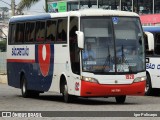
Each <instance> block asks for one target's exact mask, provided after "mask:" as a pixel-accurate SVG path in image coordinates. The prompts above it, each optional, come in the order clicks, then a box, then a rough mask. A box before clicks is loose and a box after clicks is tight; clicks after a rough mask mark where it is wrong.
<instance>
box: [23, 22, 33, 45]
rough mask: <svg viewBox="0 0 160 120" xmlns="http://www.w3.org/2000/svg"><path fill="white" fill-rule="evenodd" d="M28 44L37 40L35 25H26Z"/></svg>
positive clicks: (30, 23) (31, 23)
mask: <svg viewBox="0 0 160 120" xmlns="http://www.w3.org/2000/svg"><path fill="white" fill-rule="evenodd" d="M25 33H26V37H25V38H26V42H33V41H34V38H35V23H34V22H29V23H26V32H25Z"/></svg>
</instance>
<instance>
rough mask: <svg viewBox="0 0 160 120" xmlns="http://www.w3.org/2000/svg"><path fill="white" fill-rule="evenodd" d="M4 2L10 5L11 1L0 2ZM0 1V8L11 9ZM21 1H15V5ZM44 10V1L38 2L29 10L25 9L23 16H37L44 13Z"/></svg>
mask: <svg viewBox="0 0 160 120" xmlns="http://www.w3.org/2000/svg"><path fill="white" fill-rule="evenodd" d="M2 1H4V2H7V3H8V4H11V0H2ZM2 1H1V0H0V7H8V8H9V9H11V7H10V6H9V5H7V4H6V3H3V2H2ZM20 1H21V0H15V4H16V5H17V4H18V3H19V2H20ZM44 8H45V0H40V1H39V2H38V3H36V4H34V5H33V6H32V7H31V8H30V9H25V10H24V13H25V14H37V13H44V12H45V11H44Z"/></svg>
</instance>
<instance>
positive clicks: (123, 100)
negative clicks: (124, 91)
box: [115, 95, 126, 104]
mask: <svg viewBox="0 0 160 120" xmlns="http://www.w3.org/2000/svg"><path fill="white" fill-rule="evenodd" d="M115 98H116V102H117V103H118V104H123V103H124V102H125V100H126V96H125V95H124V96H117V97H115Z"/></svg>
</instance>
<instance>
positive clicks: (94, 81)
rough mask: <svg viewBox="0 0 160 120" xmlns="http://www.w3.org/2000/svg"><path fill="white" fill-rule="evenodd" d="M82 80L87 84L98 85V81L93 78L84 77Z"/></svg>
mask: <svg viewBox="0 0 160 120" xmlns="http://www.w3.org/2000/svg"><path fill="white" fill-rule="evenodd" d="M82 80H84V81H86V82H93V83H98V80H97V79H95V78H91V77H84V76H82Z"/></svg>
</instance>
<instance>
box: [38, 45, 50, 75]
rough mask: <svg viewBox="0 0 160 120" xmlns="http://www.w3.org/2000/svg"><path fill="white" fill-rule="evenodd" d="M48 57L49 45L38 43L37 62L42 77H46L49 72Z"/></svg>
mask: <svg viewBox="0 0 160 120" xmlns="http://www.w3.org/2000/svg"><path fill="white" fill-rule="evenodd" d="M50 57H51V50H50V45H49V44H46V45H39V46H38V62H39V67H40V70H41V73H42V75H43V76H44V77H46V76H47V75H48V73H49V67H50Z"/></svg>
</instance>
